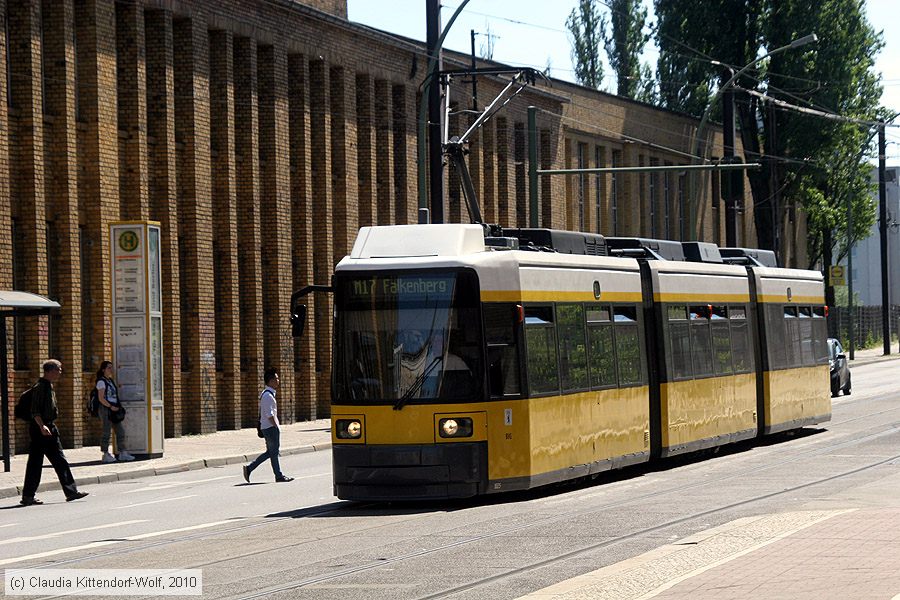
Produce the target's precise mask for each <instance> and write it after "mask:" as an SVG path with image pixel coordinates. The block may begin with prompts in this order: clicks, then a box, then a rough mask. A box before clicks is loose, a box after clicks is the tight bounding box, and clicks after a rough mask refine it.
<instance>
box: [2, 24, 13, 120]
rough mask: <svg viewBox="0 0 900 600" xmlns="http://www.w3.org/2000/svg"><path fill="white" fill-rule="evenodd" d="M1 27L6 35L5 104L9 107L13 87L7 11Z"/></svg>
mask: <svg viewBox="0 0 900 600" xmlns="http://www.w3.org/2000/svg"><path fill="white" fill-rule="evenodd" d="M3 29H4V33H5V34H6V37H5V38H4V42H5V44H4V45H5V46H6V47H5V49H4V50H5V51H6V106H8V107H9V108H12V107H13V93H12V91H13V87H12V67H11V66H10V58H9V12H7V13H6V14H4V15H3Z"/></svg>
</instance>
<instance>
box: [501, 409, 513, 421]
mask: <svg viewBox="0 0 900 600" xmlns="http://www.w3.org/2000/svg"><path fill="white" fill-rule="evenodd" d="M503 424H504V425H512V409H511V408H507V409H506V410H504V411H503Z"/></svg>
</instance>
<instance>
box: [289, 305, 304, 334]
mask: <svg viewBox="0 0 900 600" xmlns="http://www.w3.org/2000/svg"><path fill="white" fill-rule="evenodd" d="M304 329H306V305H305V304H297V305H296V306H294V307H293V308H292V310H291V335H293V336H294V337H301V336H302V335H303V330H304Z"/></svg>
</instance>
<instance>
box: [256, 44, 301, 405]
mask: <svg viewBox="0 0 900 600" xmlns="http://www.w3.org/2000/svg"><path fill="white" fill-rule="evenodd" d="M258 52H259V158H260V175H261V180H262V187H261V189H260V191H261V194H260V206H261V210H262V211H263V214H264V215H266V218H265V220H264V221H263V222H262V223H261V232H262V242H263V243H262V261H263V265H265V271H264V273H263V328H264V333H265V338H264V339H265V346H266V352H265V354H266V362H267V366H268V365H272V366H275V367H277V368H278V369H279V372H280V376H281V388H280V394H279V408H281V410H282V411H283V413H284V422H286V423H292V422H293V421H294V400H295V394H294V341H293V338H292V337H291V324H290V306H289V304H290V298H291V292H293V291H294V290H293V287H294V278H293V268H292V266H293V265H292V260H291V255H292V246H293V244H292V242H291V229H292V214H291V187H290V184H291V182H290V161H289V158H288V148H289V141H290V140H289V137H288V135H289V131H288V124H289V113H288V85H287V79H288V69H287V53H286V52H285V50H284V47H283V46H281V45H274V46H261V47H260V48H259V50H258Z"/></svg>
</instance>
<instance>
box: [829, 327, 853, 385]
mask: <svg viewBox="0 0 900 600" xmlns="http://www.w3.org/2000/svg"><path fill="white" fill-rule="evenodd" d="M828 364H829V365H830V366H831V396H832V397H834V396H837V395H838V393H839V392H840V391H841V390H844V395H847V396H849V395H850V364H849V361H847V355H845V354H844V347H843V346H841V343H840V342H839V341H838V340H836V339H834V338H828Z"/></svg>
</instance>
